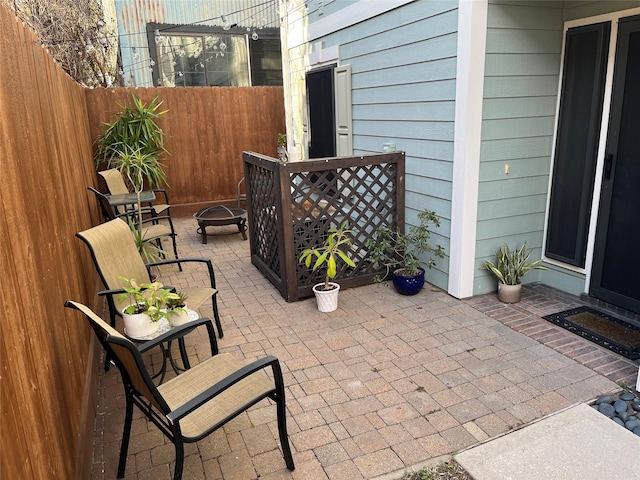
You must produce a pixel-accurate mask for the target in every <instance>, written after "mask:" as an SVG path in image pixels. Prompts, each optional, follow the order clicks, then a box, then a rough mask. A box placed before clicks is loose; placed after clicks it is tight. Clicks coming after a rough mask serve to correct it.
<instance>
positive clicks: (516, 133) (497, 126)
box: [482, 117, 553, 140]
mask: <svg viewBox="0 0 640 480" xmlns="http://www.w3.org/2000/svg"><path fill="white" fill-rule="evenodd" d="M550 135H553V117H525V118H515V119H514V118H505V119H499V120H497V119H496V120H485V121H484V123H483V125H482V140H499V139H513V138H525V137H544V136H550Z"/></svg>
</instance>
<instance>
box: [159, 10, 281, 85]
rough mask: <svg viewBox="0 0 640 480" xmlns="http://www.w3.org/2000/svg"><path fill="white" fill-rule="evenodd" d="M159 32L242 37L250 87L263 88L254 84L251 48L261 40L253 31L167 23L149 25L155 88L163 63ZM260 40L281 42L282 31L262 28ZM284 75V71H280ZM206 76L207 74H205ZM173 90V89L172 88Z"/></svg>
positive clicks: (196, 35) (193, 35)
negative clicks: (157, 44)
mask: <svg viewBox="0 0 640 480" xmlns="http://www.w3.org/2000/svg"><path fill="white" fill-rule="evenodd" d="M156 30H159V31H160V32H161V34H163V35H166V36H170V35H176V36H189V37H203V38H204V37H205V36H207V35H212V36H237V37H242V38H243V39H244V42H245V44H246V45H247V65H246V67H247V71H248V78H249V85H248V86H251V87H252V86H262V85H255V83H254V68H253V66H252V63H251V62H252V54H253V50H252V48H251V43H252V42H257V41H259V40H253V39H252V38H251V35H252V33H253V31H251V32H248V31H247V28H246V27H237V26H236V27H231V28H229V29H228V30H225V29H224V28H223V27H221V26H209V25H175V24H166V23H154V22H150V23H147V43H148V45H149V57H150V58H151V59H152V60H153V61H154V63H153V66H152V67H151V76H152V82H153V85H154V86H158V81H159V79H160V67H161V62H160V61H159V50H158V48H157V47H156V42H155V31H156ZM256 33H258V35H259V37H260V39H263V40H278V42H280V31H279V29H277V28H261V29H258V30H256ZM280 73H281V74H282V69H281V70H280ZM205 75H206V74H205ZM205 78H206V77H205ZM187 87H191V85H184V86H183V85H174V87H173V88H187ZM170 88H171V87H170Z"/></svg>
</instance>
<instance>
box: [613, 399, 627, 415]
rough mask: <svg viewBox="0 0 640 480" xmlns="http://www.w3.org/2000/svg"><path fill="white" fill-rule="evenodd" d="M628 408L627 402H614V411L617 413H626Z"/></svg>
mask: <svg viewBox="0 0 640 480" xmlns="http://www.w3.org/2000/svg"><path fill="white" fill-rule="evenodd" d="M627 407H628V405H627V402H625V401H624V400H616V401H615V402H613V409H614V410H615V411H616V413H620V412H626V411H627Z"/></svg>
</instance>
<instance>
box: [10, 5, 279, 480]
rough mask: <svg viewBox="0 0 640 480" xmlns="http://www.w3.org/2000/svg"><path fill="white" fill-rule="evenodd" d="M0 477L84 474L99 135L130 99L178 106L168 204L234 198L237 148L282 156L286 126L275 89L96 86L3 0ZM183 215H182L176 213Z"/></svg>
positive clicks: (170, 133)
mask: <svg viewBox="0 0 640 480" xmlns="http://www.w3.org/2000/svg"><path fill="white" fill-rule="evenodd" d="M0 64H1V65H2V68H0V162H2V163H1V166H2V169H1V171H0V192H1V194H0V195H1V196H0V240H1V241H2V244H1V245H2V248H0V262H1V263H0V272H2V288H1V289H0V290H1V291H2V297H1V302H2V303H1V305H2V308H3V315H2V317H1V320H0V322H1V327H2V333H1V335H0V365H1V368H2V370H0V372H1V373H0V377H1V382H2V389H1V392H0V402H1V404H2V410H1V411H0V424H1V428H2V435H0V448H1V452H2V454H1V455H0V462H1V463H0V472H2V478H12V479H13V478H20V479H21V478H25V479H26V478H37V479H40V478H60V479H71V478H77V479H82V480H84V479H87V478H90V476H91V461H92V447H93V441H92V440H93V426H94V423H93V422H94V417H95V388H96V379H97V376H96V375H95V372H96V371H97V370H96V369H97V368H99V366H100V365H99V362H98V361H97V359H96V358H95V357H96V355H95V352H96V351H98V350H99V349H96V348H95V345H96V344H95V341H94V340H93V334H92V333H91V331H90V329H89V327H88V325H87V324H86V322H85V321H84V320H83V319H82V318H81V316H80V315H79V314H78V313H77V312H73V311H69V310H68V309H65V308H63V304H64V301H65V300H67V299H73V300H77V301H80V302H83V303H85V304H88V305H90V306H92V307H94V308H96V306H97V305H98V302H97V298H96V295H95V293H96V287H97V282H98V279H97V275H96V272H95V269H94V267H93V264H92V262H91V258H90V256H89V253H88V251H87V248H86V247H85V246H84V245H83V244H82V242H80V241H79V240H78V239H77V238H75V233H76V232H78V231H81V230H84V229H87V228H90V227H91V226H93V225H96V224H97V223H99V221H100V215H99V210H98V207H97V204H96V202H95V199H94V198H93V196H92V195H90V193H89V192H88V191H87V186H89V185H93V186H95V185H97V184H98V180H97V175H96V171H95V164H94V161H93V145H92V144H93V141H94V139H95V138H96V137H97V136H98V134H99V133H100V131H101V122H103V121H111V120H113V118H114V117H115V115H114V114H115V113H117V112H119V110H120V107H119V104H124V103H126V102H129V101H130V98H131V93H132V91H135V93H136V94H137V95H139V97H140V98H142V99H143V100H145V101H150V100H151V99H152V98H153V97H154V96H155V95H159V96H160V98H161V99H162V100H163V101H164V102H165V103H164V105H165V107H166V108H169V110H170V112H169V114H168V116H167V118H166V119H163V120H162V122H161V125H162V126H163V128H164V129H165V131H166V133H167V144H166V146H167V149H168V150H169V151H170V152H171V155H170V156H168V157H167V158H166V159H165V163H166V166H167V175H168V178H169V181H170V184H171V189H170V191H169V193H170V198H171V202H172V204H175V205H180V204H182V205H184V206H185V207H184V211H185V212H189V213H192V212H195V211H196V210H197V209H198V205H199V204H203V203H213V202H222V201H234V202H235V196H236V184H237V182H238V180H239V179H240V178H241V177H242V175H243V166H242V151H243V150H252V151H257V152H264V153H265V154H267V155H270V156H274V155H275V149H276V139H277V134H278V133H279V132H284V131H285V124H284V102H283V92H282V88H280V87H257V88H184V89H177V88H176V89H162V88H159V89H156V88H152V89H138V90H131V89H99V90H88V89H85V88H83V87H81V86H80V85H78V84H76V83H75V82H74V81H73V80H72V79H71V78H70V77H69V76H68V75H66V73H64V72H63V71H62V69H61V68H60V67H59V66H58V65H57V64H56V63H55V62H54V61H53V60H52V58H51V57H50V55H49V54H48V52H47V51H46V50H44V49H43V48H42V47H40V45H39V43H38V41H37V38H36V36H35V35H34V34H33V32H31V31H30V30H29V28H28V27H26V26H25V25H23V24H22V23H21V22H19V21H17V20H16V19H15V17H14V15H13V13H12V12H11V11H10V10H9V9H8V7H7V6H6V4H5V3H0ZM175 211H176V210H175V209H174V212H175Z"/></svg>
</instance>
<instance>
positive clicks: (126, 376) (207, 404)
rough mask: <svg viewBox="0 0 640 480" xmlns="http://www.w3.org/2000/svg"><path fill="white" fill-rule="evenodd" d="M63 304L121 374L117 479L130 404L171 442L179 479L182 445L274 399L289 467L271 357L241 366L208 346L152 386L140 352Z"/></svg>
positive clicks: (280, 391)
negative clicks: (206, 353) (208, 352)
mask: <svg viewBox="0 0 640 480" xmlns="http://www.w3.org/2000/svg"><path fill="white" fill-rule="evenodd" d="M65 306H66V307H67V308H73V309H76V310H79V311H81V312H82V313H84V315H85V316H86V317H87V319H88V320H89V322H90V324H91V327H92V328H93V330H94V332H95V333H96V335H97V337H98V340H99V341H100V343H101V344H102V346H103V347H104V348H105V350H107V352H108V353H109V354H110V355H111V357H112V358H113V361H114V363H115V364H116V366H117V367H118V369H119V370H120V374H121V375H122V383H123V385H124V389H125V397H126V409H125V421H124V431H123V435H122V442H121V445H120V460H119V463H118V472H117V477H118V478H122V477H124V473H125V468H126V463H127V451H128V449H129V438H130V435H131V423H132V419H133V407H134V406H137V407H138V408H139V409H140V411H141V412H142V414H144V415H145V416H146V417H147V418H148V419H149V421H150V422H151V423H153V424H154V425H155V426H156V427H158V429H159V430H160V431H161V432H162V433H163V434H164V435H165V436H166V437H167V438H168V439H169V440H170V441H171V442H172V443H173V444H174V447H175V455H176V464H175V468H174V472H173V478H174V480H180V479H181V478H182V470H183V464H184V444H185V443H193V442H197V441H198V440H201V439H203V438H205V437H207V436H208V435H210V434H211V433H213V432H214V431H215V430H217V429H218V428H220V427H222V426H223V425H224V424H226V423H227V422H228V421H229V420H232V419H233V418H235V417H236V416H238V415H239V414H241V413H242V412H244V411H245V410H247V409H248V408H249V407H251V406H253V405H255V404H256V403H258V402H260V401H261V400H263V399H265V398H270V399H271V400H273V401H274V402H275V403H276V413H277V424H278V435H279V439H280V446H281V448H282V454H283V457H284V461H285V464H286V466H287V468H288V469H289V470H294V469H295V465H294V463H293V457H292V455H291V447H290V446H289V438H288V435H287V425H286V408H285V396H284V381H283V379H282V370H281V368H280V362H279V361H278V359H277V358H275V357H272V356H268V357H265V358H262V359H260V360H256V361H254V362H252V363H250V364H245V363H243V362H241V361H239V360H237V359H236V358H235V357H234V356H233V355H231V354H229V353H223V354H218V355H216V354H215V353H214V351H213V346H212V356H211V358H209V359H207V360H205V361H203V362H201V363H200V364H198V365H196V366H194V367H192V368H191V369H189V370H187V371H186V372H184V373H182V374H181V375H179V376H177V377H174V378H172V379H170V380H168V381H167V382H165V383H164V384H162V385H160V386H156V385H154V383H153V382H152V380H151V378H150V375H149V372H148V371H147V369H146V367H145V365H144V363H143V361H142V357H141V355H140V351H139V350H138V348H136V346H135V345H134V344H133V343H132V342H131V341H130V340H128V339H127V338H126V337H124V336H123V335H121V334H120V333H119V332H118V331H116V330H114V329H113V328H111V327H110V326H109V325H108V324H107V323H106V322H104V321H103V320H102V319H101V318H100V317H99V316H98V315H96V314H95V313H94V312H92V311H91V310H90V309H89V308H88V307H86V306H85V305H82V304H80V303H76V302H72V301H67V302H66V303H65ZM213 338H214V341H215V337H213ZM165 340H166V339H165ZM267 372H269V373H270V374H271V375H268V373H267Z"/></svg>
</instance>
